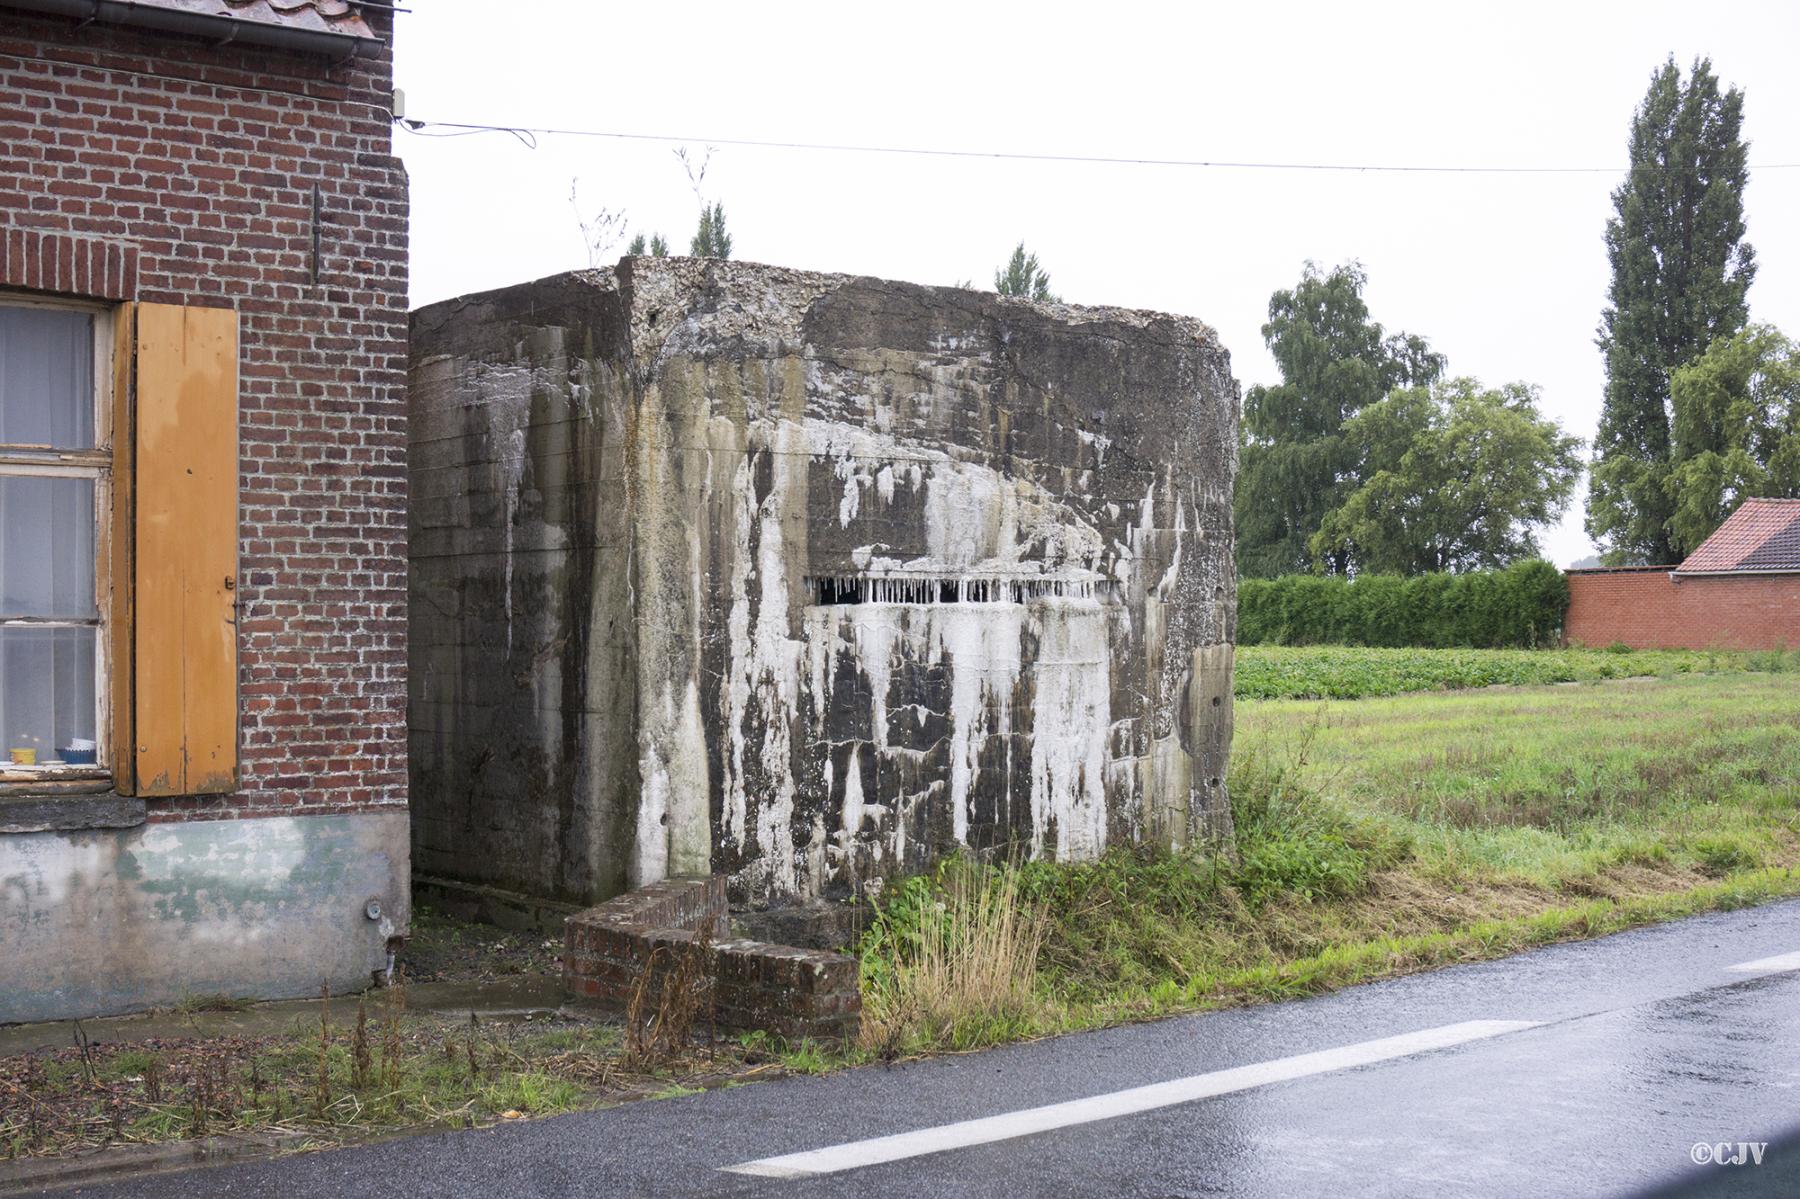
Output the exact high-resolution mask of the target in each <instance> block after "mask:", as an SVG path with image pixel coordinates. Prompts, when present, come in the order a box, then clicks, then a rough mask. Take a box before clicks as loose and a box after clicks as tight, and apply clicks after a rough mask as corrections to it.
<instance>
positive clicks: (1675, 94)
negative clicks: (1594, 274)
mask: <svg viewBox="0 0 1800 1199" xmlns="http://www.w3.org/2000/svg"><path fill="white" fill-rule="evenodd" d="M1743 120H1744V94H1743V92H1741V91H1739V90H1738V89H1737V88H1731V89H1730V90H1728V91H1724V92H1721V91H1720V89H1719V80H1718V77H1717V76H1715V75H1714V74H1713V71H1712V63H1711V62H1710V61H1709V60H1707V59H1704V58H1702V59H1699V60H1697V61H1696V62H1695V63H1694V68H1693V72H1692V74H1691V75H1690V76H1689V77H1688V79H1687V81H1686V82H1685V83H1684V82H1683V81H1682V77H1681V69H1680V68H1679V67H1677V66H1676V65H1675V59H1674V57H1673V56H1671V57H1670V58H1669V60H1668V61H1667V62H1665V63H1664V64H1663V65H1662V67H1661V68H1660V69H1658V70H1657V72H1656V73H1655V74H1654V75H1653V76H1651V79H1650V89H1649V91H1648V92H1647V93H1646V94H1645V96H1644V102H1643V103H1642V104H1641V105H1640V106H1639V107H1638V109H1637V112H1636V114H1635V115H1634V117H1633V119H1632V124H1631V142H1630V163H1631V168H1630V173H1629V174H1628V175H1627V176H1626V179H1625V182H1624V183H1622V184H1620V186H1619V188H1618V190H1616V191H1614V192H1613V196H1612V199H1613V216H1612V217H1611V218H1610V219H1609V220H1608V221H1607V223H1606V253H1607V258H1608V259H1609V260H1610V261H1611V264H1612V285H1611V287H1610V288H1609V290H1608V292H1607V305H1606V308H1605V310H1604V311H1603V312H1602V314H1601V317H1600V329H1599V338H1598V345H1599V347H1600V350H1601V352H1602V353H1603V354H1604V355H1605V357H1606V399H1605V404H1604V407H1603V408H1602V409H1601V414H1600V429H1599V434H1598V436H1597V437H1596V438H1595V441H1594V451H1595V453H1594V465H1593V472H1592V476H1591V479H1590V483H1589V491H1588V513H1587V530H1588V533H1589V535H1591V536H1592V537H1593V538H1594V539H1595V540H1596V541H1598V542H1600V543H1601V544H1602V545H1603V546H1605V547H1606V551H1607V553H1606V557H1607V560H1608V561H1610V562H1613V563H1625V562H1644V563H1650V564H1664V563H1670V562H1674V561H1675V560H1676V558H1677V557H1678V549H1677V546H1676V544H1675V538H1674V535H1673V533H1672V531H1671V528H1670V521H1671V519H1672V518H1673V517H1674V515H1675V509H1676V504H1675V500H1674V498H1673V496H1672V494H1671V489H1670V486H1669V481H1668V480H1669V474H1670V470H1671V465H1672V464H1671V460H1670V451H1671V432H1670V395H1669V380H1670V375H1671V373H1672V372H1673V371H1674V370H1675V369H1676V368H1677V367H1680V366H1682V365H1683V364H1685V363H1687V362H1690V361H1692V360H1694V359H1695V358H1697V357H1699V356H1700V355H1701V354H1702V353H1704V352H1705V351H1706V349H1707V347H1708V346H1709V345H1711V344H1712V342H1713V340H1714V339H1715V338H1719V337H1730V336H1731V335H1733V334H1734V333H1736V332H1737V331H1738V330H1739V329H1741V328H1743V326H1744V322H1745V321H1746V320H1747V319H1748V317H1749V308H1748V305H1747V303H1746V299H1745V296H1746V293H1747V292H1748V291H1749V289H1750V282H1751V280H1752V279H1753V278H1754V277H1755V275H1756V263H1755V257H1754V254H1753V253H1752V251H1751V248H1750V246H1749V245H1748V244H1746V243H1745V242H1744V232H1745V229H1744V184H1745V182H1746V180H1747V178H1748V171H1747V169H1746V165H1745V164H1746V155H1747V151H1748V147H1747V146H1746V144H1745V142H1744V140H1743V138H1742V136H1741V131H1742V128H1743Z"/></svg>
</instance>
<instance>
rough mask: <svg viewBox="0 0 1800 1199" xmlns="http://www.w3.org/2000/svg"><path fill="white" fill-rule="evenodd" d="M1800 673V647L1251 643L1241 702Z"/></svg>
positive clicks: (1241, 672) (1243, 654)
mask: <svg viewBox="0 0 1800 1199" xmlns="http://www.w3.org/2000/svg"><path fill="white" fill-rule="evenodd" d="M1784 670H1787V671H1792V670H1800V651H1794V652H1789V653H1786V654H1783V653H1776V652H1767V653H1737V652H1733V651H1729V650H1625V651H1613V650H1593V649H1371V648H1362V647H1355V646H1335V645H1316V646H1315V645H1303V646H1285V645H1245V646H1239V647H1238V651H1237V674H1236V680H1235V686H1236V691H1237V696H1238V698H1239V699H1362V698H1365V697H1368V696H1378V695H1404V694H1407V693H1408V692H1413V691H1453V690H1458V689H1461V688H1467V687H1492V686H1496V685H1500V684H1510V685H1513V686H1533V685H1541V684H1545V683H1585V682H1594V681H1597V680H1601V679H1625V678H1636V677H1640V676H1668V675H1678V674H1711V673H1718V672H1730V671H1784Z"/></svg>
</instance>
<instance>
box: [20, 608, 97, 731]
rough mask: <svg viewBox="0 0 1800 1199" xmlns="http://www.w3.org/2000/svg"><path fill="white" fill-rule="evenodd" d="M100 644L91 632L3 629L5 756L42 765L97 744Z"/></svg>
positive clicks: (87, 629) (80, 630)
mask: <svg viewBox="0 0 1800 1199" xmlns="http://www.w3.org/2000/svg"><path fill="white" fill-rule="evenodd" d="M94 640H95V630H94V629H91V628H86V629H30V628H18V627H12V628H6V627H0V736H4V737H5V740H4V742H0V752H6V753H10V752H11V751H12V750H15V749H28V750H34V751H35V752H36V754H37V760H38V762H39V763H40V764H42V763H44V762H46V761H49V760H51V759H60V758H62V756H63V751H64V750H75V751H76V752H77V754H80V752H81V750H82V749H83V748H85V747H83V746H81V745H78V744H76V743H77V741H86V742H92V741H93V740H94V739H95V737H94V721H95V705H94ZM90 752H91V751H90Z"/></svg>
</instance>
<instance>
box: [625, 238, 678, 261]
mask: <svg viewBox="0 0 1800 1199" xmlns="http://www.w3.org/2000/svg"><path fill="white" fill-rule="evenodd" d="M625 252H626V253H627V254H629V255H631V256H632V257H634V258H641V257H643V256H644V255H646V254H648V255H649V256H650V257H652V258H667V257H668V256H669V241H668V239H667V238H665V237H664V236H663V235H662V234H660V233H653V234H651V235H650V240H649V242H647V243H646V242H645V241H644V235H643V234H642V233H640V234H638V235H637V236H636V237H634V238H632V239H631V244H630V245H628V246H626V247H625Z"/></svg>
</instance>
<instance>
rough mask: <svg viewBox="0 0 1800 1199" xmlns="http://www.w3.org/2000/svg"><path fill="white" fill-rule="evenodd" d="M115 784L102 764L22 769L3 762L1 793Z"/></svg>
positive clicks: (89, 788)
mask: <svg viewBox="0 0 1800 1199" xmlns="http://www.w3.org/2000/svg"><path fill="white" fill-rule="evenodd" d="M111 786H112V771H110V770H107V769H106V768H105V767H102V766H74V767H63V768H60V769H46V768H44V767H41V766H40V767H37V768H36V769H25V770H21V769H19V768H18V767H16V766H6V765H4V764H0V797H4V796H7V795H12V794H16V793H20V792H35V793H42V794H51V793H56V794H60V793H63V792H66V791H105V790H106V789H107V788H109V787H111Z"/></svg>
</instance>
